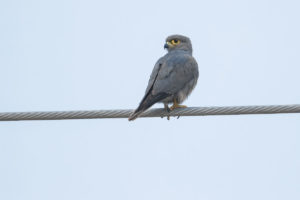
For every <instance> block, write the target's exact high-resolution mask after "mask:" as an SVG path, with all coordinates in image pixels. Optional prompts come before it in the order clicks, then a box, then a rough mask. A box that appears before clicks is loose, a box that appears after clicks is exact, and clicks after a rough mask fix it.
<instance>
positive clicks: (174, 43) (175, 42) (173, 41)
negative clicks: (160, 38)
mask: <svg viewBox="0 0 300 200" xmlns="http://www.w3.org/2000/svg"><path fill="white" fill-rule="evenodd" d="M171 43H172V44H173V45H178V44H179V43H180V41H179V40H177V39H174V40H171Z"/></svg>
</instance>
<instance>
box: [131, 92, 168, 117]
mask: <svg viewBox="0 0 300 200" xmlns="http://www.w3.org/2000/svg"><path fill="white" fill-rule="evenodd" d="M167 96H169V95H168V94H167V93H159V94H157V95H155V96H153V95H151V94H149V95H148V96H146V97H144V98H143V100H142V102H141V103H140V105H139V107H138V108H137V109H136V110H135V111H134V112H133V113H132V114H131V115H130V116H129V118H128V120H129V121H133V120H135V119H136V118H138V117H139V116H140V115H141V114H142V113H143V112H144V111H145V110H147V109H148V108H150V107H151V106H152V105H153V104H155V103H156V102H158V101H161V100H163V99H164V98H166V97H167Z"/></svg>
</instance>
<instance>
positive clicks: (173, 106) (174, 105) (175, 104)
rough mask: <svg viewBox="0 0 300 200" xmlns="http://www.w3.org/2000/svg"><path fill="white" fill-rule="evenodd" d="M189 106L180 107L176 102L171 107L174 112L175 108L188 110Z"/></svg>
mask: <svg viewBox="0 0 300 200" xmlns="http://www.w3.org/2000/svg"><path fill="white" fill-rule="evenodd" d="M186 107H187V106H185V105H179V104H177V102H176V101H175V100H174V102H173V105H172V106H171V107H170V110H174V109H175V108H186Z"/></svg>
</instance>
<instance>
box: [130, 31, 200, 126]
mask: <svg viewBox="0 0 300 200" xmlns="http://www.w3.org/2000/svg"><path fill="white" fill-rule="evenodd" d="M165 48H167V49H168V53H167V54H166V55H165V56H163V57H161V58H160V59H159V60H158V61H157V62H156V64H155V66H154V69H153V71H152V74H151V76H150V79H149V82H148V86H147V89H146V92H145V96H144V97H143V99H142V101H141V103H140V105H139V106H138V108H137V109H136V110H135V111H134V112H133V113H132V114H131V115H130V117H129V120H134V119H136V118H137V117H138V116H139V115H140V114H141V113H142V112H144V111H145V110H147V109H148V108H150V107H151V106H152V105H153V104H155V103H157V102H161V103H164V105H165V108H166V109H168V110H169V107H168V104H169V103H172V102H173V103H174V104H173V106H174V108H176V106H177V107H179V106H180V105H177V103H178V104H180V103H182V102H183V101H184V100H185V99H186V98H187V97H188V95H189V94H190V93H191V92H192V90H193V89H194V87H195V85H196V83H197V79H198V76H199V73H198V64H197V62H196V60H195V59H194V58H193V56H192V51H193V50H192V44H191V41H190V39H189V38H188V37H185V36H182V35H171V36H169V37H168V38H167V39H166V44H165ZM175 104H176V105H175Z"/></svg>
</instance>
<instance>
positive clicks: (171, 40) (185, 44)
mask: <svg viewBox="0 0 300 200" xmlns="http://www.w3.org/2000/svg"><path fill="white" fill-rule="evenodd" d="M164 48H165V49H167V50H168V52H170V51H173V50H179V49H180V50H185V51H189V52H191V53H192V51H193V48H192V43H191V40H190V39H189V38H188V37H186V36H183V35H171V36H169V37H167V39H166V43H165V46H164Z"/></svg>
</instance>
